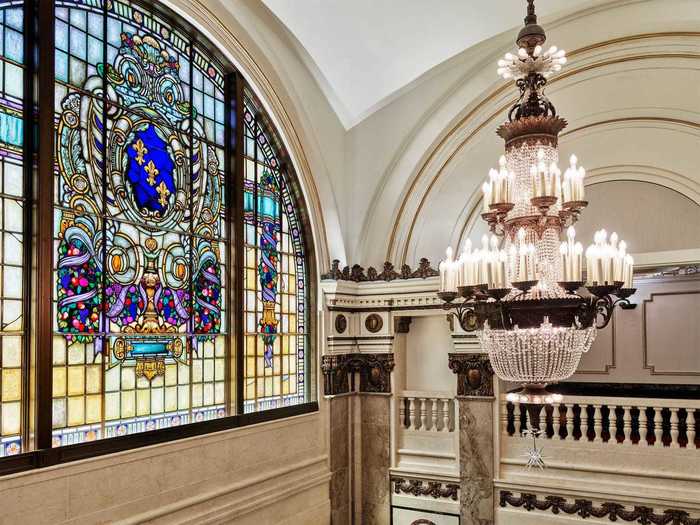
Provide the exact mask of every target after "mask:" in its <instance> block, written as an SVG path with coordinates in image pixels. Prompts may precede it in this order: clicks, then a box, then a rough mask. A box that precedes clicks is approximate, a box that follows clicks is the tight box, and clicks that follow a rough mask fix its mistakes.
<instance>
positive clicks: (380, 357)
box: [321, 353, 394, 396]
mask: <svg viewBox="0 0 700 525" xmlns="http://www.w3.org/2000/svg"><path fill="white" fill-rule="evenodd" d="M321 370H322V371H323V393H324V394H325V395H327V396H334V395H339V394H348V393H351V392H355V391H356V390H355V373H356V372H359V374H360V390H359V392H360V393H368V392H371V393H385V394H386V393H388V394H390V393H391V372H392V370H394V354H392V353H382V354H374V353H373V354H359V353H352V354H328V355H324V356H322V358H321Z"/></svg>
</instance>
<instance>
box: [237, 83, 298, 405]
mask: <svg viewBox="0 0 700 525" xmlns="http://www.w3.org/2000/svg"><path fill="white" fill-rule="evenodd" d="M243 120H244V148H243V150H244V183H243V184H244V239H245V268H244V288H245V299H244V329H245V343H244V345H245V362H244V383H245V384H244V398H245V403H244V410H245V411H246V412H251V411H256V410H265V409H269V408H275V407H279V406H285V405H293V404H297V403H301V402H304V401H305V400H306V399H307V385H306V384H305V377H306V367H307V360H306V353H307V346H308V332H307V329H306V327H307V313H306V304H307V295H306V294H307V277H306V276H307V269H306V261H305V251H304V239H303V237H302V230H301V226H300V222H299V217H298V208H297V204H296V200H295V198H294V192H293V191H292V190H293V186H292V185H291V181H290V175H291V173H290V171H289V170H290V168H289V163H287V162H283V161H282V159H283V158H284V157H285V156H286V155H285V154H284V150H283V146H282V145H281V141H280V139H279V137H278V136H277V135H276V134H275V133H274V132H273V131H272V129H273V128H272V127H271V126H270V125H269V123H268V121H267V119H266V118H265V115H264V112H263V111H262V109H261V108H260V104H259V103H258V102H257V101H256V100H255V98H254V96H253V95H252V94H251V93H247V94H246V98H245V104H244V114H243Z"/></svg>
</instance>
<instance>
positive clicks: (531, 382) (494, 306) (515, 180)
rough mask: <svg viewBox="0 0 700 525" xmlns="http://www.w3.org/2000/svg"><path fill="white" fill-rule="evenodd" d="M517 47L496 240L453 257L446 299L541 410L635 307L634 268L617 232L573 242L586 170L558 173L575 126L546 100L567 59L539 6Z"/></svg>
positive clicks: (447, 268) (495, 191) (488, 204)
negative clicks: (616, 316) (619, 312)
mask: <svg viewBox="0 0 700 525" xmlns="http://www.w3.org/2000/svg"><path fill="white" fill-rule="evenodd" d="M516 42H517V45H518V52H517V54H515V55H513V54H511V53H507V54H506V55H505V57H504V58H503V59H502V60H499V62H498V66H499V67H498V74H499V75H500V76H501V77H503V78H504V79H506V80H509V79H514V80H515V84H516V86H517V87H518V88H519V90H520V98H519V99H518V101H517V102H516V104H515V105H514V106H513V107H512V108H511V109H510V111H509V113H508V122H506V123H505V124H503V125H501V126H500V127H499V128H498V130H497V133H498V135H499V136H500V137H502V138H503V139H504V140H505V155H503V156H502V157H501V158H500V159H499V163H498V164H499V166H498V169H492V170H491V171H490V172H489V178H488V180H487V181H486V182H485V183H484V185H483V187H482V191H483V213H482V214H481V217H482V218H483V219H484V220H485V221H486V223H487V224H488V226H489V229H490V231H491V233H492V235H491V236H490V237H489V236H488V235H484V237H483V238H482V239H481V246H480V247H474V246H472V243H471V241H469V240H467V241H466V243H465V245H464V247H463V252H462V253H461V254H460V255H459V256H457V257H454V256H453V254H452V249H451V248H448V249H447V257H446V259H445V260H443V261H442V262H441V263H440V292H439V293H438V295H439V297H440V298H441V299H442V300H443V301H444V303H445V304H444V307H445V308H446V309H448V310H454V311H455V315H456V316H457V318H458V320H459V322H460V324H461V326H462V328H463V329H464V330H467V331H475V330H476V331H477V333H478V337H479V340H480V342H481V345H482V347H483V348H484V350H485V351H486V352H488V355H489V358H490V360H491V365H492V367H493V369H494V371H495V373H496V374H497V375H498V377H500V378H501V379H503V380H506V381H512V382H517V383H520V384H522V385H523V387H524V388H523V390H522V391H521V392H520V393H519V394H518V396H519V399H520V401H521V402H533V403H540V402H546V401H551V396H550V395H549V394H547V392H546V390H545V389H544V387H545V386H546V385H547V384H548V383H553V382H556V381H561V380H563V379H566V378H568V377H570V376H571V375H572V374H573V373H574V372H575V371H576V368H577V366H578V364H579V361H580V359H581V355H582V354H583V353H584V352H587V351H588V350H589V349H590V348H591V345H592V344H593V341H594V339H595V336H596V330H597V329H600V328H604V327H605V326H606V325H607V324H608V322H609V321H610V318H611V316H612V312H613V309H614V307H615V306H616V305H618V304H619V305H620V306H621V307H622V308H633V307H634V306H635V305H633V304H631V303H630V302H629V299H628V298H629V297H630V296H631V295H632V294H633V293H634V292H635V289H634V288H632V271H633V264H634V261H633V260H632V257H631V256H630V255H629V254H628V253H627V246H626V243H625V242H624V241H622V240H620V239H619V238H618V236H617V234H616V233H613V234H611V235H610V236H608V234H607V232H606V231H605V230H600V231H598V232H596V234H595V236H594V242H593V244H592V245H590V246H589V247H588V248H587V249H586V250H585V251H584V249H583V245H582V244H581V243H580V242H577V241H576V231H575V230H574V228H573V224H574V223H575V222H576V221H577V219H578V217H579V214H580V213H581V211H582V210H583V209H584V208H585V207H586V205H587V204H588V203H587V202H586V200H585V192H584V184H583V181H584V178H585V170H584V169H583V168H582V167H580V166H579V165H578V159H577V158H576V156H575V155H571V157H570V159H569V166H568V167H567V168H566V169H565V170H564V172H563V173H562V170H560V169H559V166H558V162H559V152H558V148H557V137H558V134H559V132H560V131H561V130H562V129H564V127H565V126H566V124H567V123H566V121H565V120H564V119H562V118H561V117H559V116H558V115H557V113H556V109H555V108H554V105H553V104H552V103H551V102H550V101H549V99H548V98H547V97H546V96H545V94H544V87H545V85H546V83H547V78H548V77H549V76H550V75H552V74H553V73H555V72H557V71H559V70H560V69H561V67H562V66H563V65H564V64H565V63H566V56H565V53H564V51H563V50H558V49H557V48H556V47H551V48H549V49H548V50H544V48H543V47H542V45H543V44H544V42H545V34H544V30H543V29H542V28H541V27H540V26H539V25H537V16H536V15H535V8H534V0H528V8H527V16H526V17H525V27H524V28H523V29H522V30H521V31H520V33H519V34H518V38H517V41H516ZM562 236H564V240H563V241H562ZM584 257H585V260H586V278H585V280H584V278H583V260H584ZM458 298H461V300H458Z"/></svg>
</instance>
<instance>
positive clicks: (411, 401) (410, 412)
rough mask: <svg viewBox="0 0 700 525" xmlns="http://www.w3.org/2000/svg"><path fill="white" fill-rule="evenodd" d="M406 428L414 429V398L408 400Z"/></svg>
mask: <svg viewBox="0 0 700 525" xmlns="http://www.w3.org/2000/svg"><path fill="white" fill-rule="evenodd" d="M408 428H410V429H411V430H415V429H416V398H414V397H409V398H408Z"/></svg>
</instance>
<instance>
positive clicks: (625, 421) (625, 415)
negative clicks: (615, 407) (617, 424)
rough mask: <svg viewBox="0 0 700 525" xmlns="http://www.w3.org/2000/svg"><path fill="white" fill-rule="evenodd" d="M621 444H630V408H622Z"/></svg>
mask: <svg viewBox="0 0 700 525" xmlns="http://www.w3.org/2000/svg"><path fill="white" fill-rule="evenodd" d="M622 434H623V438H622V444H623V445H631V444H632V407H629V406H624V407H622Z"/></svg>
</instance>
